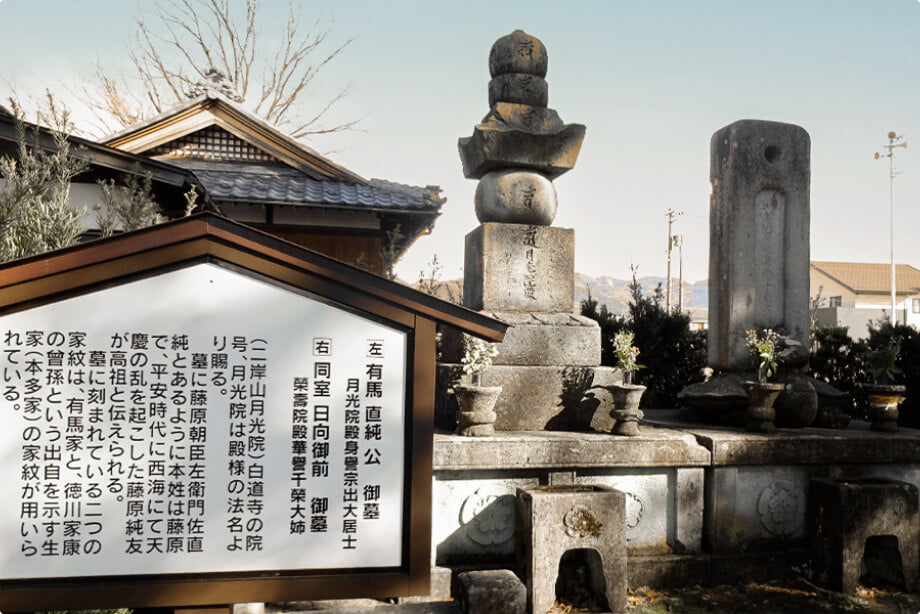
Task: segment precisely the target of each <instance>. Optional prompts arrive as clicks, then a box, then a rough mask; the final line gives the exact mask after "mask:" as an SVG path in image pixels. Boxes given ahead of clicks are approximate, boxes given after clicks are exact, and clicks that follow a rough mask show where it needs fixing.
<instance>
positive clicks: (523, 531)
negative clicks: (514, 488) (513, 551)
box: [516, 485, 626, 612]
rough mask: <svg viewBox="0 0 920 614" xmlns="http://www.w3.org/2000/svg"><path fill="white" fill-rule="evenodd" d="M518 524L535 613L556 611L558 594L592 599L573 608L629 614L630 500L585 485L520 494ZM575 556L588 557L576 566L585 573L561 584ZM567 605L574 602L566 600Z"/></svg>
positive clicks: (523, 573) (520, 560)
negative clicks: (628, 528)
mask: <svg viewBox="0 0 920 614" xmlns="http://www.w3.org/2000/svg"><path fill="white" fill-rule="evenodd" d="M517 521H518V526H517V534H516V540H517V560H518V573H519V574H520V575H521V577H522V578H523V580H524V585H525V587H526V591H527V602H528V606H529V607H530V611H531V612H547V611H548V610H550V609H551V608H552V606H553V602H554V601H555V599H556V593H557V589H563V591H565V590H566V589H569V591H570V592H571V594H574V595H578V594H582V595H585V596H586V601H585V602H584V603H576V604H573V605H577V606H581V607H589V608H591V609H593V610H594V611H597V610H598V609H599V610H600V611H609V612H625V611H626V500H625V495H624V494H623V493H622V492H620V491H617V490H613V489H609V488H604V487H601V486H581V485H573V486H544V487H539V488H528V489H522V490H519V491H518V495H517ZM573 551H574V552H573ZM573 554H583V557H581V558H582V560H581V561H578V563H579V564H575V565H571V566H572V567H575V568H577V569H578V570H579V571H580V572H581V573H579V574H571V575H574V576H575V578H572V577H566V576H563V577H562V578H559V579H558V583H557V576H559V575H560V573H563V572H564V570H565V567H566V566H565V565H564V564H563V561H565V560H566V558H567V557H571V556H572V555H573ZM581 568H583V569H581ZM579 585H580V586H579ZM567 592H568V591H567ZM563 601H566V602H569V603H571V601H570V598H569V599H566V597H565V596H563ZM592 606H593V607H592ZM598 606H599V607H598Z"/></svg>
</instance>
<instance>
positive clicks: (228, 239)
mask: <svg viewBox="0 0 920 614" xmlns="http://www.w3.org/2000/svg"><path fill="white" fill-rule="evenodd" d="M205 260H216V261H221V262H225V263H227V264H229V265H232V266H235V267H239V268H241V269H244V270H249V271H252V272H253V273H255V274H257V275H260V276H263V277H266V278H269V279H273V280H275V281H277V282H279V283H286V284H289V285H293V286H297V287H304V284H302V283H300V282H299V281H297V282H296V283H295V280H301V281H302V280H304V279H308V280H309V284H307V285H308V286H309V287H310V289H311V291H313V292H315V293H316V294H318V295H320V296H324V297H325V298H328V299H330V300H337V301H339V302H345V303H347V304H349V305H353V306H354V307H356V308H358V309H365V310H367V311H369V312H370V313H375V314H377V315H380V316H381V317H388V316H387V314H399V313H401V314H403V315H400V316H399V319H400V320H405V318H406V314H409V315H412V316H418V317H422V318H425V319H427V320H430V321H432V322H439V323H442V324H447V325H449V326H453V327H455V328H458V329H460V330H462V331H464V332H467V333H469V334H471V335H474V336H477V337H481V338H483V339H486V340H489V341H501V339H502V338H503V337H504V333H505V330H506V329H507V325H506V324H504V323H502V322H500V321H498V320H495V319H492V318H489V317H487V316H484V315H482V314H481V313H479V312H476V311H473V310H471V309H467V308H466V307H461V306H459V305H455V304H453V303H449V302H447V301H443V300H441V299H438V298H435V297H434V296H431V295H428V294H425V293H423V292H419V291H417V290H414V289H412V288H410V287H408V286H405V285H403V284H400V283H397V282H394V281H390V280H387V279H385V278H383V277H380V276H378V275H374V274H373V273H369V272H367V271H364V270H362V269H359V268H356V267H353V266H350V265H347V264H344V263H342V262H340V261H338V260H335V259H334V258H329V257H327V256H324V255H322V254H320V253H318V252H315V251H312V250H309V249H306V248H303V247H300V246H298V245H295V244H293V243H289V242H287V241H284V240H281V239H278V238H277V237H275V236H273V235H270V234H267V233H264V232H260V231H258V230H255V229H253V228H250V227H248V226H244V225H242V224H238V223H236V222H233V221H231V220H228V219H226V218H223V217H221V216H218V215H215V214H213V213H200V214H196V215H192V216H189V217H186V218H181V219H179V220H176V221H172V222H166V223H163V224H159V225H156V226H151V227H149V228H145V229H143V230H137V231H134V232H128V233H124V234H120V235H116V236H114V237H109V238H106V239H99V240H95V241H89V242H86V243H80V244H78V245H75V246H73V247H69V248H65V249H61V250H57V251H54V252H49V253H46V254H40V255H37V256H32V257H30V258H23V259H21V260H14V261H11V262H7V263H3V264H0V314H2V313H6V312H10V311H18V310H21V309H28V308H30V307H33V306H35V305H36V304H38V303H40V302H42V300H44V299H46V298H47V297H48V296H51V295H58V294H79V293H82V292H87V291H91V290H92V289H93V288H96V287H102V286H105V285H110V284H113V283H117V280H118V279H122V278H125V279H127V278H131V277H138V276H144V275H148V274H155V272H156V271H157V270H161V269H163V268H165V267H175V266H181V265H182V263H186V262H188V263H192V262H198V261H205ZM432 341H433V340H432Z"/></svg>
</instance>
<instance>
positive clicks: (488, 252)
mask: <svg viewBox="0 0 920 614" xmlns="http://www.w3.org/2000/svg"><path fill="white" fill-rule="evenodd" d="M574 295H575V232H574V231H573V230H571V229H568V228H554V227H550V226H530V225H525V224H494V223H487V224H482V225H480V226H479V227H478V228H476V229H475V230H473V231H472V232H470V233H469V234H468V235H466V251H465V261H464V270H463V303H464V305H466V306H467V307H469V308H470V309H476V310H479V311H481V310H489V311H525V312H547V313H549V312H564V313H568V312H571V311H572V307H573V297H574Z"/></svg>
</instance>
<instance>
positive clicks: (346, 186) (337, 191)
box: [195, 168, 445, 211]
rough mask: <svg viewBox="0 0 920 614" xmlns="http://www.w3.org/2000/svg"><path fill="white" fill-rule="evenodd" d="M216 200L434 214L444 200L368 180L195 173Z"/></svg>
mask: <svg viewBox="0 0 920 614" xmlns="http://www.w3.org/2000/svg"><path fill="white" fill-rule="evenodd" d="M195 175H197V177H198V179H199V180H200V181H201V183H202V184H203V186H204V188H205V189H206V190H207V191H208V193H209V194H210V195H211V197H212V198H214V199H215V200H218V201H220V200H232V201H250V202H260V201H261V202H276V203H277V202H280V203H286V204H287V203H290V204H298V203H322V204H326V205H340V206H349V207H368V208H382V209H393V210H399V209H411V210H431V211H437V210H439V209H440V208H441V205H442V204H443V203H444V201H445V199H444V198H442V197H441V195H440V191H441V189H440V188H439V187H437V186H428V187H424V188H422V187H416V186H409V185H403V184H399V183H393V182H391V181H384V180H382V179H371V180H370V182H369V183H368V184H366V185H362V184H357V183H345V182H341V181H316V180H313V179H310V178H309V177H306V176H305V175H302V174H300V173H292V172H286V171H278V172H275V173H268V172H264V171H262V172H246V171H240V170H235V171H230V170H205V169H202V168H196V169H195Z"/></svg>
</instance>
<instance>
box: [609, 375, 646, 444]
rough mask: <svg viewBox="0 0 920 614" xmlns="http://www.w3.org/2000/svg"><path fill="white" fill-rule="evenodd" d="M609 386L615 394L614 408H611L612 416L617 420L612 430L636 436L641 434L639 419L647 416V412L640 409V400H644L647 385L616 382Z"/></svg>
mask: <svg viewBox="0 0 920 614" xmlns="http://www.w3.org/2000/svg"><path fill="white" fill-rule="evenodd" d="M607 388H608V390H610V394H611V395H613V409H611V410H610V417H611V418H613V419H614V420H616V423H615V424H614V425H613V428H612V429H611V430H610V432H611V433H613V434H614V435H624V436H626V437H635V436H636V435H638V434H639V420H642V418H644V417H645V414H644V413H643V412H642V410H641V409H639V401H640V400H642V393H643V392H645V386H639V385H638V384H614V385H612V386H608V387H607Z"/></svg>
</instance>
